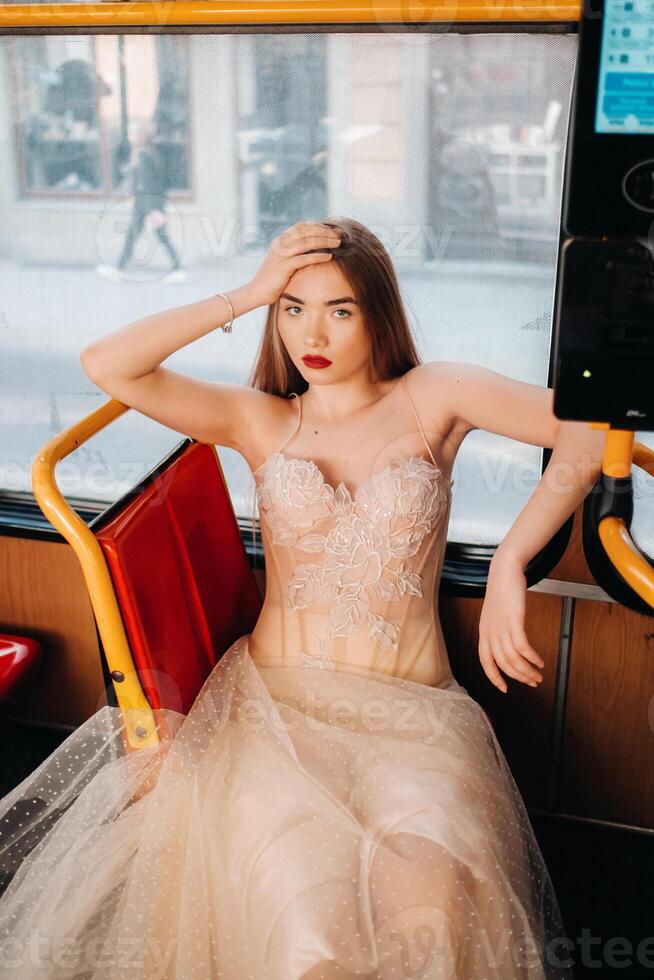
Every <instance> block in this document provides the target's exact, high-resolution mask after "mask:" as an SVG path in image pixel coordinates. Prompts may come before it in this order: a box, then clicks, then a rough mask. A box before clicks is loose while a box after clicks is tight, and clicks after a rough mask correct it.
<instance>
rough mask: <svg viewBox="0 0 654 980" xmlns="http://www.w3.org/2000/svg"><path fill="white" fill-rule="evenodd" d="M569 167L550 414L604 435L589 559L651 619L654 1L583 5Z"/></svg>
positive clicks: (608, 584)
mask: <svg viewBox="0 0 654 980" xmlns="http://www.w3.org/2000/svg"><path fill="white" fill-rule="evenodd" d="M591 4H592V6H591ZM586 5H587V6H586ZM565 166H566V170H565V178H564V193H563V211H562V239H561V246H560V251H559V262H558V268H557V283H556V299H555V309H554V406H553V407H554V413H555V415H556V416H557V417H558V418H560V419H562V420H565V419H568V420H577V421H588V422H589V423H594V424H595V425H597V426H601V427H602V428H606V430H607V448H606V453H605V457H604V463H603V472H602V474H601V477H600V480H599V481H598V485H597V486H596V487H595V488H594V491H593V492H592V493H591V495H589V497H588V498H587V500H586V504H585V508H584V550H585V553H586V558H587V560H588V563H589V566H590V567H591V570H592V572H593V574H594V576H595V578H596V579H597V581H598V583H599V584H600V585H601V586H602V587H603V588H604V589H605V590H606V591H607V592H609V594H611V595H612V596H613V597H614V598H615V599H617V601H619V602H622V603H624V604H625V605H628V606H630V607H632V608H634V609H637V610H639V611H641V612H646V613H649V614H650V615H654V609H653V608H652V607H654V573H653V572H652V569H653V568H654V562H652V561H651V560H650V559H649V558H648V557H647V556H646V555H644V554H643V553H642V552H640V551H639V549H638V548H637V546H636V545H635V543H634V542H633V540H632V538H631V535H630V534H629V532H628V529H629V527H630V524H631V519H632V516H633V493H632V483H631V463H632V454H633V460H634V461H635V462H637V463H639V465H641V466H643V467H644V468H645V469H647V470H648V472H650V473H653V474H654V466H653V465H652V459H654V454H650V451H649V450H648V449H647V447H645V446H643V445H642V444H636V446H637V452H636V451H635V450H634V442H633V439H634V431H635V430H636V429H640V430H642V431H654V3H652V2H650V0H584V9H583V11H582V16H581V19H580V22H579V51H578V56H577V63H576V71H575V80H574V87H573V93H572V104H571V113H570V126H569V131H568V145H567V153H566V164H565ZM612 519H613V520H612Z"/></svg>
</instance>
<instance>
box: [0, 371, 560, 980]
mask: <svg viewBox="0 0 654 980" xmlns="http://www.w3.org/2000/svg"><path fill="white" fill-rule="evenodd" d="M296 405H297V406H298V419H297V426H296V429H295V432H294V433H293V435H292V436H291V438H293V437H294V436H296V435H297V433H298V431H299V428H300V425H301V419H302V415H301V399H297V401H296ZM374 409H375V415H376V423H377V424H376V425H375V428H374V430H371V431H374V432H377V433H384V434H385V437H384V439H383V443H384V444H383V446H380V445H378V446H377V447H376V454H375V455H372V454H371V450H375V447H374V446H372V445H370V444H369V443H364V442H362V443H361V445H360V447H359V456H360V457H361V459H363V458H364V457H365V458H366V461H367V462H370V463H371V466H370V469H369V470H368V472H370V474H371V475H370V477H369V478H368V479H367V480H366V481H365V482H364V483H363V484H362V485H361V486H360V487H359V488H358V489H357V490H356V491H352V492H351V491H350V490H349V489H348V488H347V487H346V486H345V484H344V483H342V482H341V483H339V485H338V486H337V487H336V488H334V487H332V486H330V485H329V483H328V482H327V480H326V478H325V476H324V475H323V473H322V471H321V469H320V468H319V467H318V466H317V465H316V464H315V463H314V462H312V461H311V460H310V459H305V458H300V457H297V456H292V455H288V454H286V453H284V452H283V451H282V450H283V449H284V446H283V447H282V449H281V450H279V451H277V452H274V453H273V454H272V455H271V456H269V458H268V459H267V460H266V461H265V463H264V464H263V465H262V466H260V467H259V468H258V469H257V470H256V471H255V474H254V475H255V481H256V487H257V499H258V504H259V511H260V515H261V524H262V533H263V541H264V547H265V556H266V572H267V594H266V599H265V603H264V606H263V609H262V612H261V616H260V618H259V620H258V622H257V625H256V627H255V629H254V630H253V632H252V633H251V634H248V635H245V636H242V637H240V638H239V639H238V640H237V641H236V642H235V643H233V644H232V646H230V648H229V649H228V650H227V651H226V653H225V654H224V655H223V656H222V658H221V660H220V661H219V663H218V664H217V666H216V667H215V668H214V670H213V672H212V673H211V675H210V676H209V677H208V678H207V680H206V682H205V684H204V686H203V688H202V690H201V691H200V694H199V695H198V698H197V700H196V702H195V703H194V705H193V707H192V709H191V710H190V712H189V714H188V715H186V716H183V715H176V714H175V713H174V712H166V713H165V714H166V721H167V725H168V729H169V730H170V732H171V736H170V737H169V738H167V739H166V740H164V741H162V742H161V743H160V745H159V746H158V747H156V748H152V749H141V750H139V751H137V752H132V753H128V754H126V753H125V752H124V751H123V750H122V745H123V740H122V735H121V716H120V711H119V709H117V708H114V707H105V708H102V709H101V710H100V711H99V712H98V713H97V714H96V715H94V716H93V717H92V718H91V719H89V721H87V722H86V723H85V724H83V725H81V726H80V727H79V728H78V729H76V731H75V732H74V733H73V734H72V735H71V736H70V737H69V738H67V739H66V740H65V741H64V742H63V743H62V745H61V746H60V747H59V748H58V749H56V750H55V752H54V753H53V754H52V755H51V756H50V757H49V758H48V759H46V761H45V762H44V763H43V764H42V765H41V766H40V767H39V768H38V769H37V770H36V771H35V772H34V773H32V774H31V775H30V776H29V777H28V778H27V779H26V780H25V781H24V782H23V783H22V784H21V785H19V786H18V787H17V788H16V789H15V790H14V791H12V792H11V793H10V794H9V795H8V796H6V797H5V798H4V799H3V800H1V801H0V872H2V873H3V877H4V882H5V884H6V887H5V890H4V892H3V893H2V895H1V896H0V955H1V959H0V977H2V978H9V977H11V978H12V980H13V978H20V980H32V978H39V980H42V978H44V977H47V978H49V980H52V978H78V980H81V978H85V980H86V978H93V980H100V978H102V980H118V978H121V980H135V978H148V980H149V978H155V977H156V978H161V980H172V978H175V980H214V978H222V980H300V978H304V980H319V978H321V977H322V978H325V980H328V978H341V980H342V978H350V977H357V978H369V980H371V978H375V980H404V978H408V977H412V978H415V977H420V978H424V980H445V978H448V980H449V978H460V980H496V978H502V980H536V978H539V980H540V978H547V980H552V978H557V980H558V978H567V977H570V976H571V974H570V971H569V968H568V967H566V966H565V964H566V962H567V960H566V953H565V947H561V946H560V945H559V942H560V940H561V939H562V938H563V939H565V937H564V933H563V926H562V922H561V916H560V912H559V907H558V905H557V900H556V897H555V893H554V891H553V887H552V883H551V880H550V877H549V875H548V872H547V869H546V866H545V864H544V861H543V857H542V854H541V851H540V850H539V847H538V844H537V841H536V838H535V836H534V832H533V829H532V826H531V824H530V821H529V819H528V815H527V812H526V810H525V807H524V804H523V801H522V798H521V796H520V793H519V791H518V789H517V787H516V784H515V782H514V780H513V778H512V775H511V773H510V771H509V768H508V766H507V763H506V761H505V758H504V756H503V754H502V751H501V748H500V746H499V744H498V742H497V739H496V737H495V735H494V732H493V729H492V727H491V724H490V722H489V719H488V717H487V715H486V714H485V712H484V711H483V710H482V708H481V707H480V705H479V704H478V703H477V702H476V701H475V700H473V698H471V697H470V695H469V694H468V693H467V691H466V690H465V689H464V688H463V687H461V686H460V685H459V684H458V683H457V681H456V680H455V679H454V677H453V676H452V672H451V669H450V666H449V662H448V656H447V651H446V648H445V644H444V640H443V634H442V632H441V628H440V624H439V622H438V617H437V605H436V602H437V594H438V583H439V580H440V575H441V569H442V562H443V556H444V550H445V542H446V535H447V524H448V518H449V513H450V502H451V486H452V481H451V480H449V479H447V478H446V477H445V476H444V474H443V472H442V470H441V469H440V468H439V466H438V465H437V463H436V461H435V459H434V456H433V454H432V452H431V449H430V447H429V444H428V442H427V439H426V437H425V434H424V431H423V428H422V425H421V424H420V419H419V417H418V414H417V412H416V409H415V403H414V401H413V400H412V399H411V396H410V394H409V386H408V384H407V383H406V381H405V378H404V377H403V378H402V379H401V381H400V382H398V383H397V384H396V385H395V386H394V388H393V389H392V390H391V392H390V394H387V395H385V396H383V398H382V400H381V402H380V403H379V404H378V405H375V406H374ZM416 421H417V429H416V425H415V422H416ZM378 441H379V442H381V439H378ZM287 442H288V440H287ZM285 445H286V443H285ZM426 454H428V455H429V457H430V458H429V459H427V458H426ZM332 456H334V454H332ZM374 463H385V464H386V465H385V466H382V467H381V468H380V467H379V466H374V468H373V464H374ZM362 471H363V470H362ZM143 787H149V788H148V789H147V791H144V789H143ZM557 941H558V942H557Z"/></svg>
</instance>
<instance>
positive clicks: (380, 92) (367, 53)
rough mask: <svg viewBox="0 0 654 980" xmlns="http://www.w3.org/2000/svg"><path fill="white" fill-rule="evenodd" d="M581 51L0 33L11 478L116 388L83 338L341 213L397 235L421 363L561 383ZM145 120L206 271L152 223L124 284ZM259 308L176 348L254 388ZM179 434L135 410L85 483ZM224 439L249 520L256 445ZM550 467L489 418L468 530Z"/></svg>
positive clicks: (459, 531)
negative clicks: (94, 368)
mask: <svg viewBox="0 0 654 980" xmlns="http://www.w3.org/2000/svg"><path fill="white" fill-rule="evenodd" d="M576 50H577V38H576V35H574V34H567V33H562V34H556V33H552V34H550V33H543V34H539V33H538V30H537V28H536V29H534V31H533V32H530V31H527V30H525V32H523V33H520V32H507V33H506V35H503V34H501V33H498V32H488V33H483V31H481V32H479V33H472V34H463V33H461V34H457V33H456V32H454V31H449V32H448V33H441V34H439V33H426V32H417V33H415V34H414V33H411V32H397V33H396V32H394V31H393V30H392V29H385V30H383V31H380V32H379V33H357V32H351V33H350V32H346V33H340V34H339V33H333V34H330V33H327V32H320V33H316V34H310V33H308V34H301V33H288V34H285V33H278V34H265V33H256V32H255V33H250V34H246V33H242V34H235V33H230V34H224V35H221V34H218V33H216V34H198V35H195V36H194V35H187V34H184V35H181V34H172V35H164V34H158V35H155V34H152V35H149V34H147V33H142V34H129V35H125V36H121V35H117V34H111V35H94V36H92V37H91V36H82V35H73V36H61V37H58V36H56V35H46V36H23V37H20V38H12V37H3V38H0V79H1V89H0V126H1V127H2V128H1V130H0V132H1V136H0V153H1V155H2V167H0V202H1V203H0V207H1V208H2V216H3V220H2V222H1V224H0V249H1V251H0V255H1V256H2V257H1V258H0V288H1V294H0V295H1V296H2V303H1V309H0V358H1V362H2V380H3V384H2V391H1V395H0V397H2V399H3V401H4V406H3V408H4V409H5V411H3V413H2V414H3V417H4V418H5V419H7V420H8V421H9V424H8V425H6V429H5V431H4V433H3V438H2V439H1V440H0V490H2V489H5V490H14V491H19V492H25V493H26V494H28V493H29V492H30V469H31V463H32V460H33V459H34V456H35V454H36V452H37V450H38V449H39V448H40V447H41V446H42V445H43V443H44V442H45V441H46V440H47V439H48V438H49V437H51V436H53V435H54V434H55V433H56V432H59V431H61V430H62V429H63V428H65V427H67V426H68V425H70V424H72V423H73V422H74V421H76V420H78V419H79V418H80V417H82V416H83V415H85V414H87V413H88V412H89V411H91V410H92V409H93V408H94V407H96V406H97V405H99V404H101V403H102V401H103V400H104V399H105V398H106V395H105V394H104V393H103V392H100V391H99V390H98V389H97V388H95V386H94V385H93V384H92V383H91V382H90V381H89V379H88V378H87V377H86V375H85V374H84V373H83V371H82V369H81V366H80V364H79V351H80V350H81V349H82V347H84V346H86V345H88V344H89V343H91V342H92V341H93V340H95V339H96V338H98V337H100V336H102V335H103V334H106V333H108V332H109V331H110V330H113V329H115V328H116V327H118V326H120V325H121V324H123V323H126V322H128V321H130V320H133V319H136V318H137V317H140V316H145V315H146V314H148V313H152V312H154V311H156V310H159V309H167V308H170V307H171V306H174V305H181V304H182V303H184V302H190V301H192V300H194V299H197V298H200V297H202V296H206V295H209V294H211V293H215V292H216V291H217V290H219V289H223V290H224V289H228V288H233V287H234V286H236V285H240V284H242V283H244V282H246V281H247V280H248V279H250V278H251V277H252V275H253V274H254V273H255V271H256V270H257V268H258V266H259V264H260V262H261V260H262V258H263V255H264V254H265V251H266V249H267V247H268V246H269V244H270V241H271V240H272V238H273V237H274V236H275V235H277V234H279V232H280V231H281V230H282V229H284V228H285V227H288V226H289V225H291V224H293V223H295V222H296V221H299V220H304V219H306V220H312V219H319V218H322V217H325V216H326V215H329V214H334V215H338V214H342V215H350V216H352V217H354V218H357V219H358V220H360V221H363V222H364V223H365V224H367V225H368V226H369V227H371V228H372V230H373V231H375V233H376V234H377V235H379V237H380V238H381V239H382V240H383V241H384V243H385V244H386V246H387V248H388V250H389V252H390V254H391V256H392V258H393V261H394V263H395V267H396V269H397V273H398V278H399V280H400V285H401V288H402V291H403V295H404V297H405V299H406V302H407V309H408V313H409V317H410V320H411V322H412V325H413V327H414V330H415V332H416V336H417V341H418V346H419V350H420V353H421V356H422V359H423V360H439V359H440V360H464V361H465V360H469V361H475V362H476V363H479V364H483V365H485V366H488V367H491V368H494V369H495V370H497V371H501V372H503V373H505V374H508V375H510V376H512V377H515V378H519V379H520V380H524V381H529V382H532V383H534V384H540V385H545V384H546V383H547V375H548V358H549V351H550V341H551V326H552V312H553V299H554V277H555V268H556V258H557V251H558V235H559V217H560V204H561V191H562V176H563V162H564V159H563V157H564V150H565V140H566V135H567V126H568V108H569V101H570V93H571V89H572V81H573V74H574V65H575V57H576ZM144 122H149V123H151V124H152V125H151V127H150V128H149V129H148V127H147V126H145V127H142V128H141V130H139V129H138V126H137V125H136V124H138V123H144ZM139 132H140V137H138V138H142V139H144V140H145V141H146V142H147V145H148V146H151V145H152V144H155V145H156V147H157V149H158V150H159V155H160V156H163V158H164V172H165V174H166V178H165V179H166V187H165V191H164V195H165V201H166V214H167V222H166V227H167V229H168V234H169V240H170V241H171V242H172V244H173V246H174V249H175V250H176V251H177V253H178V255H179V256H180V257H181V263H182V265H183V267H184V270H185V271H186V272H187V275H188V279H187V280H186V281H185V282H180V281H177V282H171V281H169V280H170V278H171V277H170V276H169V275H168V272H169V269H170V264H171V261H172V260H171V255H170V252H169V251H167V250H166V247H165V245H164V244H163V243H162V241H161V240H160V239H159V238H158V237H157V236H156V232H155V229H154V228H153V227H152V228H148V227H147V226H146V227H145V228H144V229H142V231H141V233H140V235H139V236H137V237H136V238H135V242H134V248H133V252H132V255H131V257H130V260H129V261H128V262H127V264H125V265H124V267H123V268H122V269H121V271H120V274H119V275H118V277H117V278H114V279H111V278H107V277H106V276H103V275H99V274H98V271H96V269H97V267H98V266H102V267H105V269H106V268H113V267H115V266H116V264H117V262H118V258H119V256H120V254H121V252H122V250H123V248H124V246H125V240H126V235H127V232H128V229H129V228H130V223H131V222H132V215H133V213H132V204H133V196H132V189H133V184H132V183H130V177H129V169H128V165H129V162H130V160H133V159H137V160H138V159H139V154H138V153H135V152H134V145H135V144H136V143H137V142H138V140H137V137H136V136H134V138H133V134H134V133H137V134H138V133H139ZM144 134H145V135H144ZM172 278H173V279H174V278H175V277H172ZM178 279H179V277H178ZM264 316H265V311H264V310H256V311H253V312H252V313H250V314H248V315H247V316H245V317H243V318H241V319H239V321H237V323H236V324H235V327H234V331H233V333H232V334H223V333H222V331H215V332H214V333H212V334H210V335H209V336H208V337H205V338H202V340H200V341H198V342H196V343H195V344H193V345H191V346H190V347H188V348H186V349H183V350H181V351H179V352H177V353H176V354H175V355H174V356H173V357H172V358H170V359H169V361H168V362H166V363H168V364H170V366H171V367H174V368H176V369H178V370H180V371H185V372H187V373H189V374H192V375H194V376H196V377H198V378H203V379H208V380H211V379H215V380H224V381H235V382H240V383H246V379H247V377H248V374H249V371H250V368H251V365H252V363H253V360H254V357H255V354H256V350H257V347H258V342H259V338H260V334H261V327H262V324H263V320H264ZM437 394H438V393H437V392H435V397H437ZM179 440H180V434H179V433H177V432H174V431H173V430H170V429H167V428H165V427H163V426H161V425H158V424H157V423H155V422H153V421H152V420H150V419H147V418H145V417H144V416H140V415H139V414H138V413H136V412H128V413H127V414H126V415H125V416H123V417H122V418H121V419H120V420H119V422H118V423H117V424H115V425H112V426H110V427H109V428H108V429H107V430H104V431H103V432H102V433H100V434H99V435H98V436H96V437H95V438H94V439H93V440H92V442H90V443H89V444H88V446H87V447H83V449H82V450H80V451H78V452H77V453H75V454H74V455H73V456H72V457H70V460H69V463H68V464H66V466H70V482H69V483H68V484H65V485H64V486H65V489H66V490H67V492H68V493H69V494H70V495H71V496H72V497H75V498H77V499H89V500H106V501H107V502H109V501H111V500H113V499H115V498H116V497H117V496H118V495H119V494H120V493H121V492H123V491H124V490H125V489H126V488H127V486H129V485H132V484H133V483H135V482H136V481H137V480H138V479H139V477H140V476H142V475H143V474H144V473H145V472H147V471H148V470H149V469H150V468H151V467H152V466H154V465H155V464H156V463H157V462H158V461H159V459H161V457H162V456H163V455H165V453H166V452H167V451H169V450H170V449H171V448H172V447H173V446H174V445H176V444H177V443H178V442H179ZM219 453H220V456H221V460H222V462H223V465H224V468H225V474H226V477H227V480H228V485H229V487H230V490H231V493H232V499H233V501H234V506H235V510H236V513H237V515H238V516H244V517H248V516H251V515H252V513H253V511H254V494H253V481H252V477H251V474H250V473H249V470H248V468H247V466H246V464H245V461H244V460H243V459H242V458H241V457H240V456H239V455H238V454H237V453H235V452H233V451H231V450H229V449H226V448H222V447H219ZM540 472H541V450H540V449H539V448H538V447H534V446H528V445H525V444H521V443H515V442H512V441H510V440H507V439H504V438H501V437H498V436H495V435H492V434H489V433H485V432H483V431H481V430H476V431H474V432H472V433H470V434H469V435H468V436H467V438H466V439H465V441H464V444H463V445H462V447H461V449H460V452H459V456H458V458H457V462H456V465H455V472H454V477H455V483H456V490H457V492H456V494H455V496H454V502H453V508H452V518H451V525H450V537H451V538H452V539H453V540H457V541H460V542H467V543H484V544H495V543H497V542H498V541H499V540H500V539H501V538H502V537H503V535H504V534H505V532H506V530H507V528H508V527H509V525H510V524H511V523H512V521H513V520H514V519H515V517H516V516H517V514H518V513H519V511H520V510H521V509H522V507H523V506H524V504H525V503H526V501H527V499H528V497H529V495H530V493H531V492H532V490H533V488H534V486H535V485H536V483H537V482H538V479H539V478H540ZM650 550H652V549H650Z"/></svg>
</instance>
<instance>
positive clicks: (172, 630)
mask: <svg viewBox="0 0 654 980" xmlns="http://www.w3.org/2000/svg"><path fill="white" fill-rule="evenodd" d="M89 528H90V530H91V531H92V532H93V534H94V535H95V537H96V539H97V541H98V542H99V544H100V546H101V548H102V551H103V554H104V556H105V559H106V562H107V565H108V568H109V572H110V575H111V579H112V582H113V585H114V589H115V593H116V598H117V601H118V605H119V608H120V611H121V615H122V618H123V624H124V627H125V632H126V635H127V639H128V641H129V645H130V648H131V652H132V657H133V660H134V664H135V667H136V669H137V672H138V675H139V679H140V682H141V685H142V688H143V691H144V694H145V696H146V698H147V700H148V701H149V703H150V706H151V707H152V708H153V709H156V708H171V709H173V710H175V711H179V712H182V713H183V714H187V713H188V711H189V709H190V707H191V705H192V704H193V701H194V700H195V698H196V697H197V695H198V693H199V691H200V688H201V687H202V685H203V683H204V681H205V680H206V678H207V677H208V675H209V673H210V672H211V670H212V668H213V667H214V666H215V665H216V663H217V662H218V660H219V659H220V657H221V655H222V654H223V653H224V652H225V651H226V650H227V649H228V647H229V646H230V645H231V644H232V643H233V642H234V641H235V640H236V639H238V637H239V636H242V635H244V634H245V633H248V632H250V631H251V630H252V629H253V628H254V625H255V623H256V621H257V619H258V616H259V612H260V610H261V604H262V601H261V597H260V594H259V590H258V588H257V585H256V581H255V578H254V574H253V572H252V570H251V568H250V566H249V563H248V559H247V553H246V551H245V546H244V544H243V540H242V537H241V532H240V529H239V527H238V524H237V521H236V517H235V514H234V510H233V507H232V503H231V498H230V496H229V492H228V490H227V486H226V484H225V481H224V477H223V474H222V469H221V467H220V461H219V459H218V455H217V453H216V449H215V446H211V445H209V444H205V443H196V442H193V441H191V440H185V441H184V442H183V443H182V444H181V446H179V447H177V448H176V449H175V450H173V452H172V453H171V454H169V456H168V457H166V459H164V460H163V461H162V463H161V464H160V465H159V466H158V467H157V468H156V469H155V470H154V471H153V472H152V473H150V474H148V476H147V477H146V478H145V479H144V480H143V481H142V482H141V483H140V484H139V485H138V486H137V487H136V488H134V489H133V490H131V491H130V492H129V493H128V494H127V495H126V497H125V498H122V499H121V500H119V501H118V502H117V503H116V504H114V505H112V506H111V507H110V508H109V509H108V510H107V511H105V512H104V513H103V514H101V515H99V517H98V518H96V519H95V520H94V521H92V522H91V524H90V525H89Z"/></svg>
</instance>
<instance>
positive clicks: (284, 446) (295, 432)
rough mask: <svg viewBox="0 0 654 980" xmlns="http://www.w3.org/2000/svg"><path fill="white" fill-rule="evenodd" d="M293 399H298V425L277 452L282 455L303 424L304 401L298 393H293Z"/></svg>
mask: <svg viewBox="0 0 654 980" xmlns="http://www.w3.org/2000/svg"><path fill="white" fill-rule="evenodd" d="M291 398H297V425H296V426H295V428H294V429H293V431H292V432H291V434H290V436H289V437H288V439H287V440H286V441H285V442H284V443H283V445H281V446H280V447H279V449H278V450H277V452H278V453H281V452H282V450H283V449H285V448H286V446H287V445H288V444H289V442H290V441H291V439H292V438H293V436H294V435H296V434H297V431H298V429H299V428H300V423H301V422H302V399H301V398H300V396H299V395H298V393H297V392H296V391H292V392H291Z"/></svg>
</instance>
